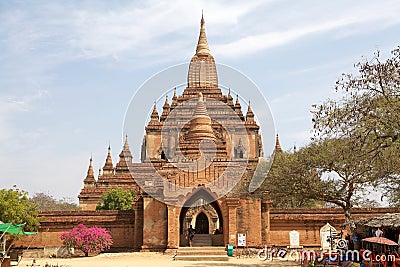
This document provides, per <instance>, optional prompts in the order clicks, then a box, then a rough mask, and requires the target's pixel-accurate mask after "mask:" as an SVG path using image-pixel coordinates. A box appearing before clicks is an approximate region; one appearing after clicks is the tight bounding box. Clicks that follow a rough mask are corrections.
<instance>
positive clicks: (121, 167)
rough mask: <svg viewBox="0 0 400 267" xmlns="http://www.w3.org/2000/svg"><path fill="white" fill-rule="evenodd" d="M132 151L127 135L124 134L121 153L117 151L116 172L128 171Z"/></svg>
mask: <svg viewBox="0 0 400 267" xmlns="http://www.w3.org/2000/svg"><path fill="white" fill-rule="evenodd" d="M132 159H133V157H132V153H131V150H130V148H129V144H128V135H126V136H125V142H124V146H123V148H122V151H121V153H119V162H118V163H117V165H116V172H119V171H125V170H126V171H128V170H129V169H128V167H129V165H130V164H131V163H132Z"/></svg>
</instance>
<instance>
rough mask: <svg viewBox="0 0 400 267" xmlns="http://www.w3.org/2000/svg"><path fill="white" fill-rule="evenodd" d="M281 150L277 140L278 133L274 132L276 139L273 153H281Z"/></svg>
mask: <svg viewBox="0 0 400 267" xmlns="http://www.w3.org/2000/svg"><path fill="white" fill-rule="evenodd" d="M281 152H283V150H282V147H281V143H280V142H279V135H278V134H276V141H275V153H281Z"/></svg>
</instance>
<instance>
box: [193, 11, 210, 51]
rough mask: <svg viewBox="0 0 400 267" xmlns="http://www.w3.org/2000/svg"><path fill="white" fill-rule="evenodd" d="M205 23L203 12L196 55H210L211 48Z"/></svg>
mask: <svg viewBox="0 0 400 267" xmlns="http://www.w3.org/2000/svg"><path fill="white" fill-rule="evenodd" d="M204 24H205V23H204V17H203V13H201V21H200V35H199V41H198V42H197V48H196V55H198V56H207V55H210V48H209V47H208V42H207V36H206V28H205V26H204Z"/></svg>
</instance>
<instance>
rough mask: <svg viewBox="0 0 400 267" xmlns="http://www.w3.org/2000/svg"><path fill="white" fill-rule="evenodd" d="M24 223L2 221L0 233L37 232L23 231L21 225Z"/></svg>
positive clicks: (27, 233) (25, 233) (22, 233)
mask: <svg viewBox="0 0 400 267" xmlns="http://www.w3.org/2000/svg"><path fill="white" fill-rule="evenodd" d="M24 226H25V224H14V223H2V224H0V233H9V234H15V235H34V234H37V232H25V231H24V230H23V227H24Z"/></svg>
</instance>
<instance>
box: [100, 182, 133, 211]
mask: <svg viewBox="0 0 400 267" xmlns="http://www.w3.org/2000/svg"><path fill="white" fill-rule="evenodd" d="M134 196H135V191H134V190H122V189H121V188H119V187H117V188H115V189H111V190H110V191H108V192H106V193H104V194H103V196H102V197H101V199H102V201H101V202H99V203H98V204H97V207H96V209H97V210H131V209H133V207H132V202H133V200H134Z"/></svg>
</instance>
